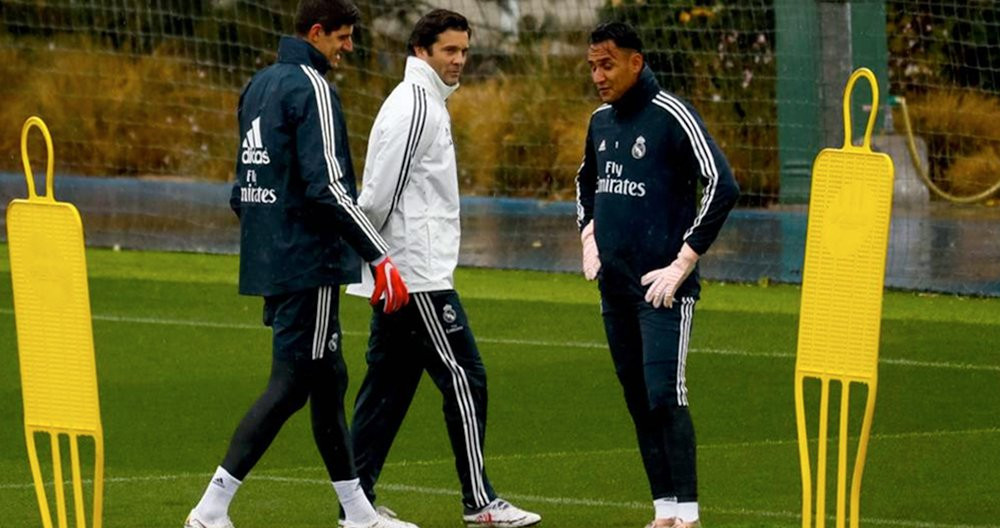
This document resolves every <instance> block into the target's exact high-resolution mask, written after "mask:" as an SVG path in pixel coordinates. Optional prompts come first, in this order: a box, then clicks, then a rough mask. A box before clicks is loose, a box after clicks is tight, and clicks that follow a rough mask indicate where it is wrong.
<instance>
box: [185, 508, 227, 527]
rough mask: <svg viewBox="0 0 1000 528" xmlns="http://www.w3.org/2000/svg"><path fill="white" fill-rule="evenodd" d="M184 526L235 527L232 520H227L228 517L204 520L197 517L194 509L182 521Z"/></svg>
mask: <svg viewBox="0 0 1000 528" xmlns="http://www.w3.org/2000/svg"><path fill="white" fill-rule="evenodd" d="M184 528H235V527H234V526H233V521H230V520H229V517H226V518H225V519H222V520H221V521H218V522H213V523H210V522H205V521H203V520H201V519H199V518H198V517H197V515H196V514H195V511H194V510H191V513H189V514H188V517H187V519H186V520H185V521H184Z"/></svg>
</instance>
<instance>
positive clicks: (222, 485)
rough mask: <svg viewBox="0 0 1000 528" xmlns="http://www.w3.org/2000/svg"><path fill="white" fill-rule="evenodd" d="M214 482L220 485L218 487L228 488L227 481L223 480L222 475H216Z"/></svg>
mask: <svg viewBox="0 0 1000 528" xmlns="http://www.w3.org/2000/svg"><path fill="white" fill-rule="evenodd" d="M212 484H215V485H216V486H218V487H220V488H222V489H226V483H225V482H223V480H222V477H215V478H214V479H213V480H212Z"/></svg>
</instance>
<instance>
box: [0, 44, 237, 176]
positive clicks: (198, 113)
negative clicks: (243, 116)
mask: <svg viewBox="0 0 1000 528" xmlns="http://www.w3.org/2000/svg"><path fill="white" fill-rule="evenodd" d="M18 46H19V47H18V48H9V47H6V48H0V77H2V78H3V79H4V80H5V82H4V87H3V88H2V89H0V90H2V93H3V95H4V101H5V104H3V105H0V130H2V131H3V133H0V152H3V153H4V156H3V158H2V159H0V169H2V170H17V169H18V168H19V167H20V154H19V153H20V146H19V142H20V130H21V125H22V124H23V122H24V120H25V119H26V118H27V117H29V116H31V115H37V116H39V117H41V118H42V119H44V120H45V122H46V124H47V125H48V127H49V129H50V131H51V132H52V135H53V141H54V148H55V151H56V165H57V167H58V168H59V170H61V171H63V172H69V173H75V174H83V175H100V176H119V175H130V176H147V175H152V176H179V177H191V178H200V179H210V180H226V179H229V178H231V177H232V176H231V173H232V170H233V153H234V152H235V149H236V142H237V138H236V134H235V128H236V125H235V108H236V102H237V98H238V96H239V94H238V93H237V91H236V90H234V89H232V88H227V87H219V86H213V85H212V84H211V83H209V82H207V81H206V80H205V78H207V77H208V74H207V73H206V72H205V71H202V70H199V69H198V68H196V67H192V66H191V65H190V64H189V63H187V62H185V61H182V60H179V59H176V58H173V57H170V56H167V55H160V54H153V55H137V56H131V55H129V54H127V53H111V52H108V51H106V50H103V49H99V48H97V47H94V46H92V45H90V44H89V43H88V42H86V41H81V40H77V41H73V42H69V41H67V42H60V43H59V44H58V45H43V44H40V43H35V44H28V43H25V42H23V41H20V42H18ZM40 145H41V142H34V143H33V145H32V150H33V152H34V154H33V158H34V157H38V158H40V157H41V156H43V154H42V151H41V147H40Z"/></svg>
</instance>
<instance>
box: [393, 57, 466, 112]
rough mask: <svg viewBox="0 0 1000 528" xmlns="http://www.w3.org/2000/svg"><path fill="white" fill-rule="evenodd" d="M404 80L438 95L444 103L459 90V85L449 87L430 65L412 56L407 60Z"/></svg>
mask: <svg viewBox="0 0 1000 528" xmlns="http://www.w3.org/2000/svg"><path fill="white" fill-rule="evenodd" d="M403 80H405V81H409V82H412V83H414V84H416V85H417V86H422V87H424V88H426V89H428V90H430V91H431V92H433V93H436V94H438V96H439V97H441V100H442V101H444V100H446V99H448V96H450V95H451V94H453V93H455V90H458V84H455V86H448V85H447V84H445V83H444V81H442V80H441V76H439V75H438V74H437V72H436V71H434V68H431V65H430V64H427V63H426V62H424V60H423V59H420V58H417V57H414V56H412V55H411V56H409V57H407V58H406V72H405V73H404V74H403Z"/></svg>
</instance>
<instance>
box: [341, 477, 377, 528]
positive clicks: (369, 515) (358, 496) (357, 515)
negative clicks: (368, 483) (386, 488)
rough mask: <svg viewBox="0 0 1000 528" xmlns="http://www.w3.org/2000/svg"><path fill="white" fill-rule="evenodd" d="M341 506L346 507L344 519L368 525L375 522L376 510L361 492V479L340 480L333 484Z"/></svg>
mask: <svg viewBox="0 0 1000 528" xmlns="http://www.w3.org/2000/svg"><path fill="white" fill-rule="evenodd" d="M333 489H334V490H336V491H337V498H339V499H340V505H341V506H343V507H344V517H346V518H347V520H348V521H351V522H359V523H367V522H371V521H373V520H375V517H376V515H375V508H372V503H370V502H368V497H366V496H365V492H363V491H361V479H352V480H338V481H336V482H334V483H333Z"/></svg>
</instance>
